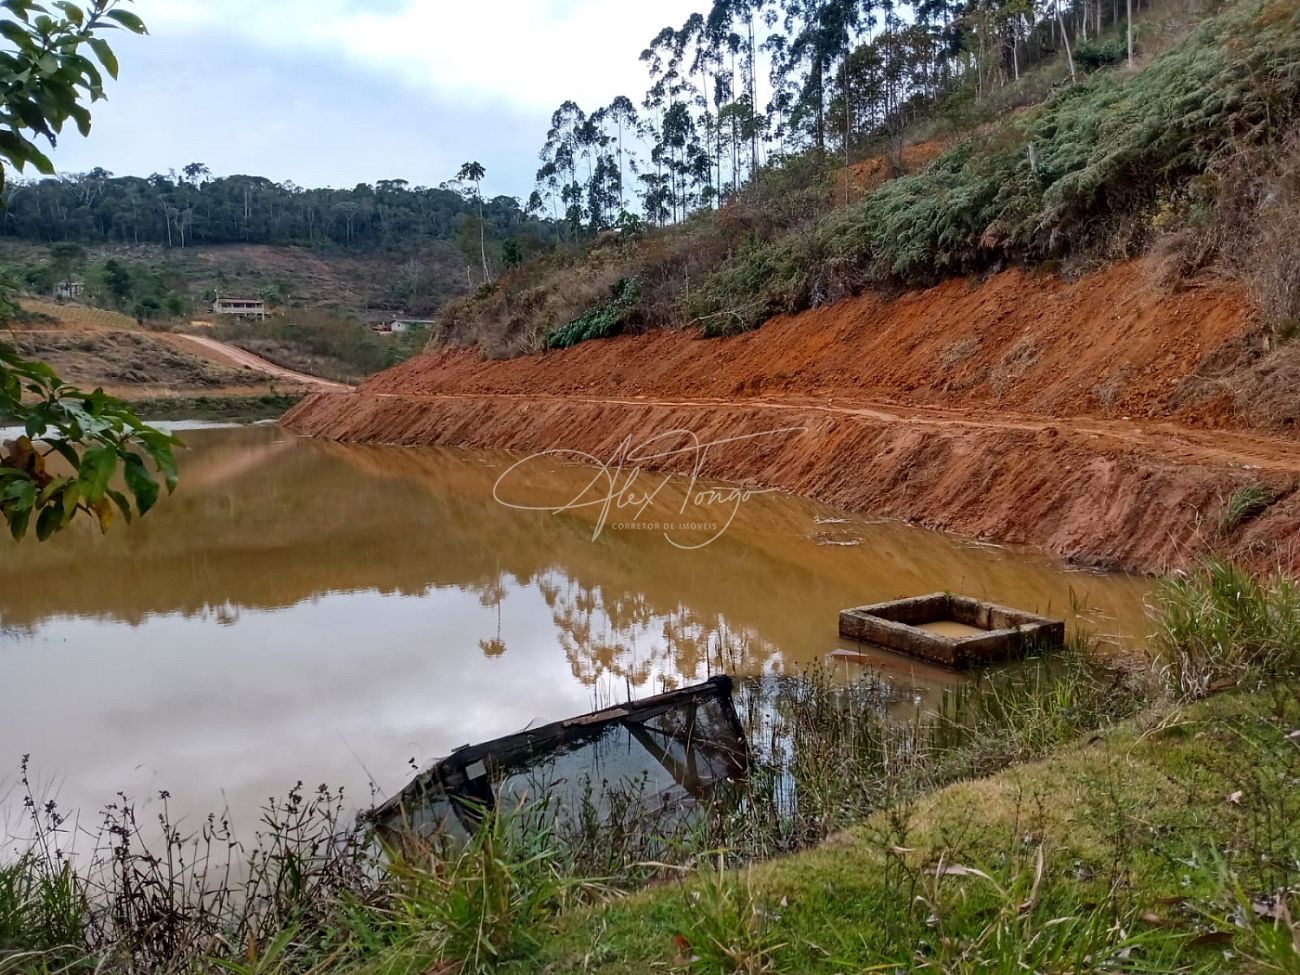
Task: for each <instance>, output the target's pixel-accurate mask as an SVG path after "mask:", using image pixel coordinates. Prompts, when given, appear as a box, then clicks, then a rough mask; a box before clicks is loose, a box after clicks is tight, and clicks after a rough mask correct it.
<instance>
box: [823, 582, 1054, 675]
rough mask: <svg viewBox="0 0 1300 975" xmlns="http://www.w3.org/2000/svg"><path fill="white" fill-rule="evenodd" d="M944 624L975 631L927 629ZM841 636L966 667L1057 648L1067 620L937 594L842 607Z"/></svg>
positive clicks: (967, 597) (1012, 658)
mask: <svg viewBox="0 0 1300 975" xmlns="http://www.w3.org/2000/svg"><path fill="white" fill-rule="evenodd" d="M942 623H957V624H961V625H962V627H964V628H970V629H971V630H972V631H973V632H971V633H969V634H968V635H960V636H954V635H947V634H944V633H941V632H935V631H934V630H930V629H926V628H925V627H926V625H927V624H942ZM840 636H843V637H847V638H848V639H851V640H858V641H860V642H863V643H873V644H876V645H877V646H882V647H885V648H887V649H889V650H896V651H898V652H899V653H905V654H909V655H911V656H913V657H920V658H921V659H923V660H929V661H931V662H933V663H938V664H943V665H944V666H946V667H956V668H964V667H970V666H972V665H975V664H990V663H998V662H1001V661H1005V660H1014V659H1017V658H1019V657H1024V656H1028V655H1030V654H1032V653H1038V652H1044V651H1048V650H1054V649H1059V648H1060V647H1061V646H1062V645H1063V644H1064V643H1065V622H1064V621H1063V620H1054V619H1048V618H1047V617H1045V616H1038V615H1035V614H1034V613H1026V612H1024V611H1022V610H1018V609H1012V608H1010V607H1008V606H999V605H997V604H996V603H987V602H983V601H981V600H978V599H972V598H970V597H969V596H954V595H952V594H950V593H943V592H937V593H931V594H930V595H928V596H913V597H912V598H910V599H896V600H893V601H891V602H887V603H875V604H873V605H870V606H859V607H857V608H856V609H846V610H844V611H843V612H842V613H840Z"/></svg>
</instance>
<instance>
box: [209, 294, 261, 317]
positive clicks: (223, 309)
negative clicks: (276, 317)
mask: <svg viewBox="0 0 1300 975" xmlns="http://www.w3.org/2000/svg"><path fill="white" fill-rule="evenodd" d="M212 314H214V315H237V316H239V317H240V318H256V319H257V320H258V321H265V320H266V302H265V301H263V300H262V299H261V298H223V297H221V296H220V295H218V296H217V300H216V301H214V302H213V303H212Z"/></svg>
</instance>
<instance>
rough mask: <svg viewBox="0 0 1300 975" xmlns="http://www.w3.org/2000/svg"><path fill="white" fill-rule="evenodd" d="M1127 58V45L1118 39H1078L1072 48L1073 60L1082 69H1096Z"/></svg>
mask: <svg viewBox="0 0 1300 975" xmlns="http://www.w3.org/2000/svg"><path fill="white" fill-rule="evenodd" d="M1127 58H1128V45H1127V44H1126V43H1125V42H1124V41H1122V40H1119V39H1116V38H1112V39H1111V40H1108V41H1099V40H1090V41H1080V42H1079V43H1078V44H1077V45H1076V46H1075V48H1074V61H1075V64H1077V65H1078V66H1079V67H1081V68H1083V70H1084V71H1096V70H1097V69H1098V68H1104V67H1107V66H1109V65H1112V64H1119V63H1120V62H1122V61H1125V60H1127Z"/></svg>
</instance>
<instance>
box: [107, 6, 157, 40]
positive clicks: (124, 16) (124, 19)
mask: <svg viewBox="0 0 1300 975" xmlns="http://www.w3.org/2000/svg"><path fill="white" fill-rule="evenodd" d="M105 16H107V17H108V18H109V20H115V21H117V22H118V23H119V24H121V25H122V26H123V27H125V28H126V29H127V30H129V31H130V32H131V33H132V34H147V33H148V31H147V30H146V29H145V26H144V21H143V20H141V19H140V18H139V17H137V16H136V15H135V14H133V13H131V11H129V10H110V11H109V12H108V13H107V14H106V15H105Z"/></svg>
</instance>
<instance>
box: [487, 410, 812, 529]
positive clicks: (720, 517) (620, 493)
mask: <svg viewBox="0 0 1300 975" xmlns="http://www.w3.org/2000/svg"><path fill="white" fill-rule="evenodd" d="M806 429H807V428H806V427H780V428H778V429H775V430H764V431H762V432H760V433H746V434H741V435H739V436H735V437H723V438H721V439H719V440H708V441H704V440H701V439H700V438H699V436H698V435H697V434H695V433H694V432H692V431H690V430H685V429H678V430H669V431H667V432H665V433H659V434H655V435H654V436H651V437H648V438H646V439H645V440H641V441H639V442H638V441H637V439H636V437H634V436H628V437H626V438H625V439H624V440H623V442H622V443H620V444H619V445H618V447H617V448H616V449H615V450H614V451H613V452H612V454H611V455H610V456H609V457H608V458H601V457H597V456H596V455H594V454H590V453H587V452H586V451H583V450H572V449H568V448H564V447H555V448H552V449H550V450H543V451H539V452H538V453H535V454H530V455H529V456H527V457H524V458H522V459H520V460H517V461H515V463H513V464H511V465H510V466H509V467H508V468H506V469H505V470H504V471H503V472H502V473H501V476H500V477H498V478H497V481H496V484H494V485H493V487H492V497H493V498H495V499H496V501H497V502H498V503H499V504H503V505H505V506H506V507H507V508H515V509H517V510H520V511H549V512H550V513H552V514H557V515H558V514H563V513H564V512H567V511H577V510H579V509H595V511H596V523H595V526H594V528H593V529H592V534H591V537H592V540H593V541H595V540H596V539H598V538H599V537H600V536H601V534H602V533H603V532H604V531H605V530H606V529H612V530H615V531H657V532H661V533H662V534H663V536H664V538H665V539H666V540H667V541H668V543H669V544H671V545H674V546H676V547H677V548H680V549H687V550H689V549H697V548H703V547H704V546H706V545H709V544H711V543H713V542H715V541H717V540H718V539H719V538H721V537H722V535H723V534H724V533H725V532H726V531H727V529H728V528H730V527H731V524H732V522H733V521H735V519H736V513H737V512H738V511H740V507H741V505H743V504H744V503H745V502H746V501H749V500H750V499H751V498H754V497H757V496H759V495H763V494H770V493H772V491H774V490H775V488H746V487H720V486H716V485H705V484H702V483H701V478H702V476H703V473H704V468H705V464H706V463H707V461H708V456H709V451H710V450H712V449H713V448H715V447H720V446H722V445H723V444H732V443H739V442H743V441H759V440H764V439H776V438H780V437H785V436H790V435H792V434H798V433H804V432H805V431H806ZM683 459H684V460H685V461H686V462H687V463H688V465H689V470H688V472H687V473H686V474H685V476H684V477H683V475H682V474H680V473H662V472H661V473H657V474H652V473H648V472H647V471H648V469H649V468H662V467H666V466H676V467H680V466H681V463H682V460H683ZM556 461H559V462H570V463H573V462H576V463H580V464H584V465H589V466H591V467H594V468H595V470H594V471H593V472H592V476H591V480H589V481H588V482H587V483H586V484H585V485H583V486H582V489H581V490H579V491H578V492H577V493H576V494H574V495H573V496H571V497H569V496H566V497H565V498H564V500H562V501H561V502H560V503H558V504H554V503H544V504H539V503H537V502H536V500H535V499H534V500H533V501H521V500H517V498H518V497H520V496H522V495H525V494H526V493H527V490H528V488H527V486H526V485H525V484H524V482H525V481H526V479H527V474H528V472H529V468H530V466H532V467H535V466H537V465H543V466H545V467H547V468H548V469H549V467H550V466H552V465H554V463H555V462H556ZM669 485H683V486H684V489H685V490H684V492H683V495H682V498H681V502H680V504H672V498H671V495H672V493H673V492H672V491H671V490H669ZM535 490H536V489H535V488H534V491H535ZM665 511H667V512H668V513H669V515H668V516H667V517H666V516H665ZM701 532H703V533H704V540H703V541H699V540H698V534H699V533H701ZM683 533H692V540H690V541H686V540H683V539H682V538H681V535H682V534H683Z"/></svg>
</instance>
